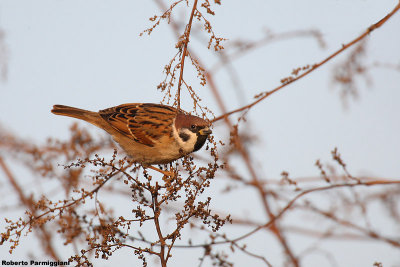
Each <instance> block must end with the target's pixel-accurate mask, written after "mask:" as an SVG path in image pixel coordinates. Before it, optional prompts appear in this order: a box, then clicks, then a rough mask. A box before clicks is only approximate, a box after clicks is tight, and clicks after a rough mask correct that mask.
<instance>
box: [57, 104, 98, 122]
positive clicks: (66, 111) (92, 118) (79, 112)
mask: <svg viewBox="0 0 400 267" xmlns="http://www.w3.org/2000/svg"><path fill="white" fill-rule="evenodd" d="M51 112H52V113H53V114H56V115H61V116H68V117H72V118H76V119H80V120H84V121H87V122H89V123H91V124H94V125H96V126H97V127H101V126H100V125H102V124H103V123H104V120H103V119H102V118H101V117H100V115H99V114H98V113H97V112H93V111H89V110H84V109H80V108H74V107H69V106H63V105H54V106H53V109H52V110H51Z"/></svg>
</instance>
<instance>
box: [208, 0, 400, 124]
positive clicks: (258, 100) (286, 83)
mask: <svg viewBox="0 0 400 267" xmlns="http://www.w3.org/2000/svg"><path fill="white" fill-rule="evenodd" d="M399 9H400V1H399V3H398V4H397V5H396V6H395V7H394V9H393V10H392V11H391V12H390V13H389V14H387V15H386V16H385V17H384V18H382V19H381V20H380V21H378V22H377V23H375V24H373V25H371V26H370V27H368V29H367V30H366V31H365V32H364V33H363V34H361V35H360V36H358V37H357V38H355V39H354V40H353V41H351V42H349V43H347V44H344V45H342V48H340V49H339V50H337V51H336V52H334V53H333V54H331V55H330V56H328V57H327V58H325V59H324V60H322V61H321V62H319V63H316V64H314V65H312V66H311V68H309V69H308V70H306V71H305V72H303V73H302V74H300V75H299V76H297V77H294V78H291V79H289V80H287V81H285V83H283V84H282V85H280V86H278V87H276V88H275V89H273V90H271V91H267V92H264V93H261V94H260V97H259V98H258V99H257V100H255V101H254V102H252V103H250V104H248V105H246V106H244V107H241V108H238V109H235V110H232V111H230V112H227V113H225V114H223V115H221V116H219V117H217V118H215V119H214V120H212V122H216V121H219V120H221V119H223V118H226V117H228V116H230V115H232V114H234V113H237V112H240V111H243V110H248V109H250V108H252V107H253V106H254V105H256V104H258V103H260V102H261V101H263V100H264V99H266V98H267V97H269V96H270V95H272V94H273V93H276V92H277V91H279V90H281V89H282V88H284V87H286V86H287V85H289V84H291V83H293V82H295V81H298V80H300V79H301V78H303V77H305V76H307V75H308V74H310V73H311V72H313V71H314V70H316V69H318V68H319V67H321V66H322V65H324V64H325V63H327V62H328V61H330V60H331V59H333V58H334V57H336V56H337V55H339V54H341V53H342V52H343V51H345V50H347V49H348V48H349V47H351V46H353V45H355V44H356V43H358V42H360V41H361V40H363V39H364V38H365V37H366V36H368V35H369V34H370V33H371V32H373V31H374V30H376V29H378V28H379V27H381V26H382V25H383V24H384V23H385V22H387V21H388V20H389V19H390V18H391V17H392V16H393V15H394V14H395V13H396V12H397V11H399Z"/></svg>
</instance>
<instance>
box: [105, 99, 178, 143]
mask: <svg viewBox="0 0 400 267" xmlns="http://www.w3.org/2000/svg"><path fill="white" fill-rule="evenodd" d="M177 113H178V111H177V110H176V109H175V108H172V107H169V106H165V105H158V104H147V103H144V104H138V103H130V104H123V105H119V106H116V107H112V108H108V109H105V110H101V111H99V114H100V115H101V117H102V118H103V119H104V120H106V121H107V122H108V123H109V124H110V125H111V126H112V127H113V128H114V129H116V130H117V131H119V132H120V133H122V134H124V135H125V136H127V137H129V138H132V139H134V140H135V141H136V142H138V143H141V144H143V145H147V146H154V144H155V142H156V141H157V140H159V139H160V138H161V137H162V136H163V135H165V134H167V133H171V132H172V129H171V127H172V122H173V119H174V118H175V117H176V114H177Z"/></svg>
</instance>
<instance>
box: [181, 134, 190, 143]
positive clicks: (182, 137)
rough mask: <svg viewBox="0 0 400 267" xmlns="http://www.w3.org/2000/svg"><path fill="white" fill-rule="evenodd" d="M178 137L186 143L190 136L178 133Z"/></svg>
mask: <svg viewBox="0 0 400 267" xmlns="http://www.w3.org/2000/svg"><path fill="white" fill-rule="evenodd" d="M179 137H180V138H181V139H182V141H183V142H187V141H188V140H189V138H190V135H188V134H185V133H180V134H179Z"/></svg>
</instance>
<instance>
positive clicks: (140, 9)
mask: <svg viewBox="0 0 400 267" xmlns="http://www.w3.org/2000/svg"><path fill="white" fill-rule="evenodd" d="M396 3H397V1H394V0H390V1H389V0H380V1H376V0H351V1H349V0H325V1H321V0H307V1H295V0H291V1H260V0H259V1H255V0H251V1H233V0H230V1H222V5H221V6H217V7H215V12H216V16H215V18H212V19H211V22H212V25H213V27H214V31H215V33H216V34H217V35H218V36H220V37H224V38H227V39H228V41H227V42H226V43H225V44H226V45H229V42H230V41H233V40H237V39H248V40H256V39H259V38H262V36H263V35H264V31H265V29H267V28H268V29H269V30H271V31H273V32H277V33H279V32H285V31H293V30H309V29H317V30H319V31H321V33H322V34H323V38H324V40H325V41H326V44H327V46H326V48H325V49H321V48H320V47H319V46H318V44H317V42H316V41H315V40H313V39H311V38H298V39H292V40H287V41H282V42H277V43H273V44H271V45H267V46H264V47H262V48H260V49H257V50H255V51H254V52H251V53H249V54H248V55H247V56H245V57H243V58H240V59H238V60H236V61H234V67H235V69H236V71H237V73H239V74H240V75H239V78H240V84H241V85H242V87H243V88H244V90H245V91H244V92H243V93H244V97H242V98H240V99H238V97H237V94H236V92H235V90H233V86H232V83H231V80H230V78H229V76H228V75H227V73H226V72H225V71H224V70H220V71H219V72H218V74H217V75H216V76H215V77H216V83H217V85H218V86H219V88H221V89H222V90H223V93H224V97H225V98H226V99H230V101H227V103H226V104H227V106H228V109H229V110H232V109H235V108H237V107H240V106H241V105H242V104H243V103H249V102H250V101H252V99H253V96H254V95H255V94H257V93H259V92H262V91H266V90H271V89H273V88H274V87H276V86H278V85H279V84H280V79H281V78H283V77H286V76H289V75H290V73H291V70H292V69H294V68H296V67H299V66H303V65H306V64H313V63H316V62H318V61H320V60H322V59H323V58H325V57H326V56H328V55H330V54H331V53H332V52H334V51H335V50H337V49H338V48H340V47H341V45H342V44H344V43H347V42H349V41H351V40H352V39H354V38H355V37H356V36H358V35H359V34H360V33H361V32H363V31H364V30H365V29H366V28H367V27H369V26H370V25H371V24H373V23H375V22H377V21H378V20H379V19H381V18H383V17H384V16H385V15H386V14H387V13H389V12H390V11H391V10H392V8H393V7H394V6H395V5H396ZM187 12H188V11H187ZM155 14H160V10H159V9H158V7H157V6H156V5H155V4H154V2H153V1H127V0H126V1H123V0H118V1H103V0H101V1H98V0H96V1H95V0H91V1H89V0H86V1H76V0H69V1H66V0H63V1H53V0H48V1H43V0H36V1H31V0H17V1H15V0H0V28H1V29H2V30H3V31H4V32H5V39H4V40H5V44H6V45H7V47H8V60H7V64H8V76H7V80H6V81H3V82H1V83H0V124H1V125H2V126H3V127H4V128H6V129H7V130H10V131H13V132H15V133H17V134H18V135H19V136H21V137H23V138H28V139H32V140H34V141H35V142H38V143H42V142H44V141H45V139H46V138H47V137H49V136H51V137H59V138H61V139H65V138H67V137H68V135H69V131H68V129H69V127H70V125H71V123H72V122H73V119H69V118H61V117H56V116H54V115H52V114H51V113H50V109H51V106H52V105H53V104H65V105H71V106H76V107H81V108H85V109H90V110H99V109H103V108H107V107H111V106H115V105H118V104H122V103H129V102H155V103H158V102H160V101H161V99H162V96H163V95H162V94H161V93H160V92H158V91H157V90H156V86H157V85H158V84H159V83H160V82H161V81H162V79H163V77H164V76H163V73H162V71H163V67H164V65H165V64H167V63H168V62H169V60H170V59H171V58H172V56H173V55H174V54H175V53H176V51H175V43H176V39H175V36H174V34H173V32H172V31H171V29H170V27H169V26H168V25H166V24H165V23H162V24H161V25H160V27H158V28H157V29H156V30H155V31H154V33H153V34H152V35H151V36H147V35H146V36H143V37H139V33H140V32H142V31H143V30H144V29H146V28H147V27H149V26H151V23H150V21H149V20H148V18H149V17H152V16H153V15H155ZM175 15H176V19H177V20H178V21H179V20H180V19H181V18H183V21H184V22H186V21H187V16H186V14H184V13H183V10H182V12H178V13H177V14H175ZM399 29H400V14H396V15H395V16H394V17H393V18H392V19H391V20H390V21H388V22H387V23H386V24H385V25H384V26H383V27H382V28H380V29H378V30H376V31H375V32H373V33H372V34H371V36H370V38H368V39H369V40H370V42H368V45H367V54H368V58H367V62H369V64H373V63H375V62H381V63H391V64H400V49H399V47H400V34H399V32H400V30H399ZM190 45H192V47H193V49H196V48H197V49H196V50H195V51H196V52H197V53H198V54H199V55H200V56H201V58H202V60H203V62H205V64H206V65H207V67H212V66H213V64H214V63H215V62H217V57H215V54H213V52H211V51H206V49H204V44H203V43H202V42H199V39H196V38H193V39H192V42H191V43H190ZM347 54H348V53H345V54H344V55H341V56H339V57H337V58H336V59H334V60H333V61H331V62H330V63H329V64H327V65H326V66H324V67H322V68H321V69H319V70H317V71H315V72H314V73H312V74H311V75H309V76H308V77H306V78H305V79H302V80H301V81H299V82H296V83H294V84H292V85H290V86H288V87H286V88H285V89H283V90H282V91H281V92H279V93H277V94H274V95H273V96H271V97H270V98H268V99H267V100H266V101H264V102H263V103H262V104H260V105H258V106H256V107H255V108H253V109H252V110H251V111H250V112H249V114H248V115H249V121H250V124H249V127H251V129H252V132H253V134H255V135H257V136H260V140H261V141H260V143H258V144H257V147H256V148H253V152H254V155H256V159H255V161H256V164H257V166H258V171H259V172H258V174H259V175H260V177H263V178H271V179H272V178H279V177H280V175H279V174H280V173H281V172H282V171H283V170H285V171H288V172H289V173H290V174H291V177H304V176H316V175H318V170H317V169H316V168H315V166H314V163H315V161H316V159H319V158H320V159H322V161H324V162H327V161H329V160H330V151H331V150H332V149H333V148H334V147H338V148H339V151H340V153H341V154H342V156H343V158H344V159H345V161H346V163H347V165H348V168H349V170H350V171H351V173H352V174H353V175H370V176H379V177H386V178H399V173H400V138H399V136H400V119H399V116H400V105H399V100H400V72H399V71H394V70H391V69H386V68H373V69H372V70H371V72H370V73H371V77H372V85H371V86H369V87H368V86H366V85H365V83H364V81H363V80H360V81H359V83H358V85H359V88H360V89H361V90H360V97H359V99H358V100H357V101H350V104H349V107H348V108H347V109H344V108H343V103H342V101H341V99H340V96H339V90H338V88H337V87H334V86H332V83H331V78H332V69H333V67H334V66H335V64H338V63H340V62H342V61H343V60H344V59H345V56H346V55H347ZM187 65H189V64H187ZM190 72H191V69H189V67H188V68H187V69H185V74H186V73H187V75H188V76H189V75H191V74H190ZM198 90H199V92H200V94H201V95H202V96H203V103H204V104H205V105H207V106H208V107H209V108H210V109H212V110H214V111H215V114H216V115H219V114H221V113H220V110H218V108H217V105H216V103H215V101H214V100H213V98H212V96H211V94H210V93H209V91H208V88H207V87H206V88H198ZM183 101H184V103H183V107H185V109H186V110H188V111H190V107H191V102H190V101H189V100H188V99H187V98H184V99H183ZM81 124H82V125H83V124H84V123H83V122H82V123H81ZM92 129H93V132H95V133H98V132H99V131H98V130H96V129H94V128H92ZM221 129H224V128H221ZM215 134H216V137H217V139H218V137H219V138H222V137H224V136H225V135H224V134H226V133H224V132H223V131H221V130H219V129H218V125H216V131H215ZM218 135H220V136H218ZM2 175H3V174H0V180H2V183H3V184H4V180H5V179H4V178H3V177H2ZM23 183H24V182H23V178H22V179H21V184H23ZM222 183H223V182H221V181H215V187H214V190H215V191H214V192H213V194H217V193H218V189H219V188H222V187H223V184H222ZM211 190H213V189H211ZM247 193H248V195H246V198H247V197H248V198H249V199H251V198H252V194H253V193H254V192H247ZM241 194H243V193H241ZM226 200H229V201H231V202H230V203H224V201H226ZM117 204H118V203H117V201H116V205H117ZM229 204H231V205H229ZM245 204H246V203H243V195H238V196H237V199H236V200H235V199H232V197H229V198H226V199H224V198H223V197H221V199H220V201H218V198H217V199H216V200H215V205H216V209H217V210H218V209H220V210H221V209H224V208H225V209H226V207H231V208H232V210H227V211H226V212H227V213H234V214H237V215H244V214H245V215H246V216H249V218H258V216H259V213H258V211H257V209H254V210H250V211H249V210H248V208H246V205H245ZM6 216H7V215H6ZM0 217H3V216H0ZM295 219H299V220H300V219H302V218H295ZM376 223H377V226H379V227H381V228H385V227H386V226H385V222H379V221H378V222H376ZM1 225H3V219H1V223H0V226H1ZM1 229H3V228H1ZM390 229H391V231H393V230H394V231H395V230H396V228H395V227H394V226H390ZM398 230H399V229H398V227H397V233H398ZM241 231H243V232H247V230H246V229H240V230H238V233H239V232H241ZM238 235H239V234H238ZM30 239H31V238H30V237H28V238H24V240H23V241H24V242H22V243H23V245H22V246H21V247H20V248H19V249H17V250H16V251H15V254H13V255H12V256H10V255H8V253H7V249H6V250H5V249H4V248H0V259H3V258H6V259H16V260H21V259H22V258H23V257H25V256H23V255H26V253H27V251H33V252H35V253H37V251H35V244H34V242H30ZM257 239H259V240H257ZM290 241H291V242H293V244H294V246H296V245H298V246H300V247H301V242H302V239H301V238H299V239H295V240H290ZM248 243H252V244H253V245H254V244H259V245H256V248H255V250H257V246H259V251H260V252H262V251H263V252H264V253H265V251H268V244H266V243H265V239H264V237H263V236H256V237H254V238H253V239H252V241H249V242H248ZM60 247H62V245H60ZM325 249H328V250H329V249H333V250H338V251H340V254H339V255H341V259H340V260H342V261H343V262H338V266H372V263H373V262H374V261H375V260H380V261H382V262H383V263H384V266H385V267H386V266H396V264H399V265H400V261H399V259H400V257H399V251H398V250H394V249H391V248H390V247H388V246H386V245H384V244H381V243H378V242H365V243H363V244H360V243H356V242H348V243H346V244H343V243H340V242H336V243H335V242H331V243H330V244H329V245H327V246H326V247H325ZM197 252H198V251H197ZM175 253H176V254H180V253H181V252H180V251H179V250H176V251H175ZM185 253H187V256H188V257H192V259H193V257H198V256H199V255H200V254H190V253H189V251H185ZM237 254H239V253H237ZM116 255H118V256H115V257H111V260H110V261H109V262H105V261H98V262H97V264H96V265H95V266H111V263H115V264H116V263H120V264H121V265H122V266H124V265H125V264H124V263H125V262H126V261H127V260H129V261H133V259H135V256H133V255H132V256H130V255H126V254H124V253H123V252H121V251H120V252H118V253H116ZM193 255H194V256H193ZM264 255H265V256H266V258H267V259H268V260H270V261H271V262H272V263H280V262H281V260H280V259H281V256H282V255H281V254H280V251H279V250H277V251H276V252H275V251H271V254H268V255H266V254H264ZM68 256H69V254H68V253H66V255H65V259H67V257H68ZM44 257H45V256H44ZM192 259H191V260H192ZM320 260H321V261H320V262H316V261H315V259H314V260H313V261H311V262H306V263H307V264H306V265H304V266H323V265H321V264H326V259H324V258H323V257H322V256H321V259H320ZM174 261H175V262H174ZM182 262H184V259H183V258H182V257H177V258H176V259H175V258H173V259H172V265H171V266H183V265H179V264H182ZM235 262H236V263H237V266H243V265H244V264H246V265H249V264H250V263H252V264H253V262H254V264H253V265H255V266H257V264H260V262H259V261H257V260H255V259H251V258H250V259H249V257H247V256H243V255H236V256H235ZM174 263H175V264H174ZM399 265H397V266H399ZM125 266H126V265H125ZM278 266H279V265H278ZM325 266H326V265H325Z"/></svg>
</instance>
